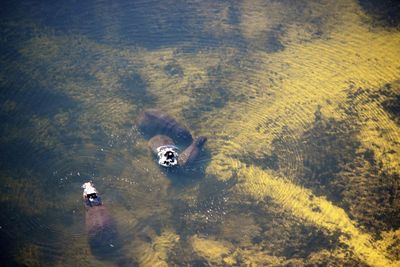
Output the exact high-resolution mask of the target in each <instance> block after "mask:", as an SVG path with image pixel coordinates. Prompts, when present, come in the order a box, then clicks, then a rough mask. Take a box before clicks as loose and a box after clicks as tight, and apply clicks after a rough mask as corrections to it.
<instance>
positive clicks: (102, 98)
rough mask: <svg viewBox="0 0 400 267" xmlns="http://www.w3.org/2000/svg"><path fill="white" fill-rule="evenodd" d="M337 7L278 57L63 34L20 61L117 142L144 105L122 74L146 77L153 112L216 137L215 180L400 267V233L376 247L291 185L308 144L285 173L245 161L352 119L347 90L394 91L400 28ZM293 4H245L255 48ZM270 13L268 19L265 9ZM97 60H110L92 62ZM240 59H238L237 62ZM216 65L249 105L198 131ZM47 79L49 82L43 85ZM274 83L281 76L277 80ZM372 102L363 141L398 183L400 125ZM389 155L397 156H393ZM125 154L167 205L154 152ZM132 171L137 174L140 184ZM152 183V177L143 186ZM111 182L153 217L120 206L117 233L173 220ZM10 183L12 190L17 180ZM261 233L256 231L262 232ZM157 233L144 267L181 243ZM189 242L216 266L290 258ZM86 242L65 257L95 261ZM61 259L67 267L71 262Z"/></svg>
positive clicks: (290, 40)
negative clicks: (327, 122) (123, 44)
mask: <svg viewBox="0 0 400 267" xmlns="http://www.w3.org/2000/svg"><path fill="white" fill-rule="evenodd" d="M337 3H338V4H336V5H334V4H331V5H330V7H333V8H334V10H336V11H337V12H335V17H334V18H331V19H332V20H331V21H329V22H326V23H325V24H323V25H324V30H325V31H326V32H327V33H326V35H324V36H322V38H311V37H310V36H311V35H310V32H312V31H315V29H311V30H310V31H309V32H307V31H303V30H301V29H303V25H304V23H308V22H296V23H297V24H296V23H294V24H292V25H290V27H289V29H288V30H287V32H286V33H285V35H284V36H281V38H280V41H281V42H282V44H284V45H285V48H284V49H283V50H281V51H275V53H269V52H265V51H262V50H258V49H254V50H249V51H244V52H243V51H239V49H235V48H229V49H226V48H225V49H224V48H221V49H214V50H200V51H198V52H196V53H194V54H185V53H179V52H178V50H177V49H171V48H163V49H159V50H153V51H148V50H146V49H140V48H134V49H118V48H111V47H110V46H107V45H100V44H98V43H96V42H94V41H91V40H89V39H86V38H84V37H81V36H77V35H69V36H55V35H53V34H51V33H46V34H40V35H38V36H36V37H34V38H32V39H31V40H30V41H29V42H27V43H26V46H25V47H23V48H21V49H20V53H21V55H22V57H23V58H24V59H26V60H27V61H26V62H24V64H23V65H21V66H19V68H20V69H22V70H24V72H25V73H26V74H27V75H28V76H29V77H30V78H31V79H32V80H35V81H37V82H38V83H39V84H40V85H41V86H43V87H46V88H51V89H52V90H55V91H58V92H62V93H63V94H66V95H67V96H68V97H70V98H72V99H74V100H76V101H78V102H79V103H81V104H82V105H83V108H84V111H83V112H82V113H81V115H80V116H79V118H78V121H79V124H80V125H86V124H88V122H91V123H93V122H95V123H97V124H98V125H99V126H100V127H101V128H102V129H103V130H104V131H105V132H107V133H110V134H112V133H120V130H119V129H120V128H121V127H122V126H123V125H125V124H130V123H133V120H134V117H135V115H137V111H138V109H139V107H140V103H137V102H136V101H135V99H131V100H128V99H126V98H124V97H123V95H120V94H118V93H119V92H120V90H122V89H123V87H124V85H123V81H124V78H125V77H126V76H129V75H133V74H135V73H138V74H139V75H140V76H141V77H142V78H143V80H144V81H145V82H146V84H147V90H148V92H149V93H150V94H152V95H154V96H155V97H156V99H155V100H154V102H153V103H152V104H154V105H155V106H158V107H162V106H165V105H167V104H170V103H173V104H174V105H173V106H172V108H171V109H170V110H169V112H170V113H171V115H173V116H175V117H176V118H177V119H178V120H179V121H182V122H183V123H184V124H186V125H189V126H190V127H196V132H195V134H206V135H209V136H210V135H212V134H215V135H214V136H211V137H210V138H209V143H208V148H209V150H210V151H211V153H212V161H211V162H210V164H209V166H208V168H207V174H210V175H214V176H212V177H217V178H218V179H220V180H229V179H232V178H237V179H238V181H239V183H238V185H237V186H236V187H235V188H234V189H235V190H234V193H235V194H237V195H235V196H236V197H237V198H238V199H240V198H246V197H251V198H252V199H255V200H257V201H259V202H260V203H264V201H265V200H266V199H271V200H272V201H274V202H275V203H277V204H279V205H281V206H282V208H283V209H284V210H285V211H286V212H289V213H291V214H292V215H293V216H295V217H297V218H298V219H299V220H301V221H302V222H304V224H311V225H313V226H316V227H318V228H321V229H326V230H327V231H328V232H339V233H340V241H341V242H342V243H343V244H346V245H348V250H349V251H352V252H353V253H354V254H355V255H356V257H358V258H359V259H360V260H361V261H363V262H364V263H365V264H368V265H372V266H390V265H393V266H395V265H397V264H399V262H398V256H396V255H397V254H398V248H397V249H396V247H395V245H393V244H396V242H398V239H399V233H398V230H397V231H385V232H383V233H381V236H382V239H381V240H376V239H375V238H374V237H372V234H371V233H368V232H365V231H364V230H363V229H361V227H359V226H358V223H357V221H356V220H355V219H350V217H349V215H348V213H346V212H345V210H344V209H343V208H340V207H339V206H338V205H335V204H334V203H332V202H331V201H329V200H327V199H326V198H325V197H323V196H316V195H314V194H313V192H312V190H311V189H308V188H305V187H302V186H301V185H299V184H296V179H294V177H295V176H296V175H297V174H298V173H299V172H301V170H300V171H299V172H297V171H293V172H292V173H291V172H285V171H284V170H283V169H293V170H294V169H301V168H302V164H303V162H302V161H303V159H302V155H301V153H300V152H299V150H300V147H296V146H295V147H290V146H288V147H287V149H288V150H289V152H290V151H291V150H292V152H293V156H292V158H291V159H290V160H288V161H287V162H283V163H280V164H281V166H280V168H279V169H277V170H270V171H269V170H265V169H261V168H260V167H258V166H255V165H252V164H250V165H249V164H248V163H244V162H242V161H241V160H239V159H237V157H236V156H237V155H238V154H240V153H243V152H245V153H248V154H250V155H254V156H255V157H263V156H265V155H268V154H270V153H271V150H272V146H271V144H272V142H273V140H274V139H276V138H280V136H281V134H282V132H284V131H286V132H288V133H289V134H290V135H291V138H293V139H294V140H299V139H300V137H301V136H302V134H303V133H304V132H305V131H306V130H307V129H308V127H309V125H311V124H312V123H313V121H314V118H315V116H314V114H315V111H316V110H318V108H320V112H321V113H322V114H323V116H325V117H327V118H334V119H337V120H346V119H349V117H348V116H347V114H346V113H345V111H344V110H345V109H343V108H341V106H342V105H352V104H353V103H346V99H347V97H348V94H349V93H355V92H356V90H358V88H368V89H369V90H371V91H372V92H374V91H376V92H378V89H379V88H381V87H382V86H383V85H384V84H385V83H388V82H392V81H394V80H397V79H399V78H400V77H399V76H398V71H399V69H400V60H399V59H400V34H399V32H396V31H387V30H386V29H375V30H371V29H370V28H369V27H368V24H365V18H366V17H367V16H366V15H365V14H363V12H362V11H361V10H360V9H359V7H358V6H357V4H356V1H338V2H337ZM286 7H287V3H286V4H285V3H277V2H271V3H270V2H266V3H261V2H260V3H259V4H257V5H254V6H253V1H243V3H242V5H241V8H240V11H241V15H240V25H239V31H240V32H241V34H242V35H243V36H244V37H245V38H246V39H247V40H248V41H249V43H250V44H252V45H254V46H255V47H260V46H261V45H262V43H263V39H264V38H265V37H266V35H267V34H268V32H269V31H270V30H271V29H273V28H274V27H276V25H278V24H279V23H281V22H282V21H281V17H283V16H284V14H286V13H285V8H286ZM310 7H311V8H313V10H314V12H315V13H316V14H321V13H323V14H326V10H325V9H328V8H322V7H323V5H318V4H315V3H313V4H310ZM269 10H271V11H270V12H268V11H269ZM99 12H100V13H101V10H99ZM222 14H224V12H222ZM328 18H329V16H328ZM210 25H212V27H211V30H214V29H218V32H217V33H216V35H217V36H218V35H224V34H227V33H229V32H231V31H232V30H233V29H232V28H234V27H233V26H232V25H229V26H227V25H226V22H225V21H223V20H222V21H219V19H217V18H215V17H214V19H213V20H212V22H211V24H210ZM299 25H300V26H299ZM310 25H311V24H310ZM310 27H313V26H310ZM107 32H108V33H110V34H111V32H112V30H111V29H107ZM110 38H111V37H110ZM77 51H80V52H79V53H78V52H77ZM96 54H97V55H101V57H97V58H96V57H92V56H94V55H96ZM82 58H83V59H84V60H83V59H82ZM235 59H238V62H239V63H237V64H236V65H233V62H234V61H235ZM39 62H40V64H39ZM76 62H80V63H81V64H86V65H85V66H86V67H85V68H84V69H85V70H86V72H85V73H81V70H82V66H79V67H78V65H77V63H76ZM171 64H174V66H178V67H179V68H180V69H181V71H182V73H183V74H182V75H179V72H178V74H177V75H175V74H174V73H172V74H171V73H168V72H167V71H166V68H167V67H168V66H171ZM38 65H39V67H38ZM44 66H45V68H44ZM218 66H221V67H222V68H223V69H224V70H225V73H224V74H226V77H224V81H223V82H222V83H223V85H224V86H226V87H227V88H228V90H227V91H228V92H229V94H231V95H232V96H233V97H232V98H233V99H234V98H235V97H238V96H240V95H241V94H242V93H244V94H245V95H247V97H245V98H244V101H235V100H231V101H227V103H226V104H225V105H223V106H221V107H220V108H219V109H215V110H211V111H209V112H208V113H205V114H201V119H198V120H196V125H193V124H192V123H191V121H189V120H187V119H186V118H187V117H185V114H183V111H182V110H183V107H186V106H189V107H192V106H193V107H195V106H196V103H195V102H194V101H193V96H194V95H196V92H201V91H202V90H205V89H204V88H205V87H207V86H209V83H210V81H211V80H212V78H213V77H210V75H211V74H210V72H209V71H208V70H210V68H214V69H216V68H218ZM45 74H46V75H48V77H51V79H43V76H44V75H45ZM66 77H67V79H66ZM88 77H89V78H90V79H89V81H88V79H87V78H88ZM271 77H273V78H272V80H271V79H269V78H271ZM2 79H4V78H2ZM368 97H369V96H368V95H365V96H361V97H360V99H359V100H358V102H357V103H355V105H354V108H355V109H356V110H357V112H358V113H359V116H358V117H357V120H358V121H357V124H358V125H360V131H359V134H358V139H359V141H360V143H361V144H362V147H361V149H365V150H366V149H369V150H372V151H373V152H374V153H373V156H374V160H375V161H376V162H380V163H381V164H382V168H381V169H382V171H383V172H386V173H388V174H392V175H399V173H400V167H399V166H400V164H399V160H398V159H399V156H400V155H399V154H400V148H399V144H398V140H399V126H398V125H396V124H395V123H394V121H393V120H391V118H390V117H389V115H388V114H387V113H386V112H385V111H384V110H383V108H382V106H381V103H382V101H383V100H385V99H384V97H383V96H381V97H380V98H379V99H378V100H376V101H369V102H368V101H367V102H366V103H365V101H363V98H368ZM12 106H13V105H11V106H10V107H11V108H7V106H6V109H7V110H13V108H12ZM189 111H190V108H189ZM55 119H56V121H57V122H58V123H60V124H63V123H65V122H66V121H68V116H66V115H65V114H64V115H58V116H56V117H55ZM31 122H32V124H33V125H35V127H34V132H35V134H36V133H37V139H34V140H32V141H33V142H38V143H40V144H43V145H45V146H47V147H52V146H54V144H55V143H56V141H57V140H56V139H54V138H56V137H54V136H52V135H50V134H49V132H48V130H49V129H54V126H53V125H51V123H50V122H49V121H48V119H46V118H38V117H33V118H32V119H31ZM82 127H84V126H82ZM92 133H93V131H92V130H91V129H89V130H88V132H85V133H84V134H82V137H84V138H85V139H90V134H92ZM396 140H397V141H396ZM285 141H286V140H284V142H285ZM137 146H138V150H142V151H145V142H144V141H143V142H139V143H138V144H137ZM389 150H390V151H391V153H387V151H389ZM123 157H125V158H126V159H128V160H127V161H128V162H129V159H130V162H131V163H132V166H135V165H138V162H137V161H135V160H139V161H140V162H141V163H142V164H143V165H141V166H140V167H126V168H125V169H123V170H121V173H120V177H119V178H125V177H128V179H132V177H135V178H134V179H138V180H137V181H139V182H138V184H141V185H144V184H146V185H148V187H147V188H146V187H145V186H143V187H139V188H140V189H149V188H153V189H154V187H157V185H159V187H158V189H159V191H160V192H162V193H161V196H162V199H165V198H166V196H165V195H166V187H168V186H169V185H170V184H169V182H168V181H167V179H166V177H165V176H163V175H157V173H158V169H157V167H156V165H155V164H153V163H152V162H150V161H146V160H145V159H147V158H148V155H143V154H140V155H139V156H138V159H135V160H132V159H131V157H132V156H131V155H129V153H126V154H124V156H123ZM105 163H106V164H105V167H107V166H113V165H114V163H115V160H114V157H113V155H109V156H108V158H107V159H106V161H105ZM285 164H287V166H285ZM145 170H147V171H145ZM132 173H136V174H135V175H134V176H132V175H131V174H132ZM149 177H151V178H152V179H148V180H146V178H149ZM105 179H106V180H105V183H106V184H107V183H110V184H113V185H115V187H116V188H117V189H119V190H120V191H121V192H122V193H124V194H125V196H129V197H132V198H137V199H140V198H141V201H140V203H138V204H137V206H135V207H134V208H142V207H146V209H144V210H140V209H137V210H135V212H134V213H133V214H130V215H127V214H129V212H130V208H128V207H124V208H120V209H118V208H116V209H115V211H114V212H115V215H117V216H116V217H118V218H121V219H122V222H120V225H119V227H120V228H121V229H128V228H129V227H131V224H135V223H136V221H137V220H138V218H139V219H144V218H147V217H149V216H151V215H153V214H160V213H162V214H164V213H166V214H167V215H165V214H164V215H163V216H168V213H169V212H168V209H169V208H170V207H164V206H162V205H160V206H159V207H158V209H157V210H156V211H154V210H151V208H152V207H151V205H150V204H149V203H151V204H154V203H155V202H157V201H155V199H157V198H158V197H159V194H158V193H156V192H153V193H151V194H149V193H148V192H150V191H143V190H142V191H140V190H139V189H133V187H132V188H127V187H126V184H125V183H126V179H124V180H119V181H120V182H115V181H113V182H111V181H112V179H113V178H112V177H109V178H107V177H106V178H105ZM7 183H10V184H12V182H10V181H7ZM157 192H158V191H157ZM137 196H139V197H137ZM3 200H4V201H9V200H7V199H3ZM365 201H368V198H366V199H365ZM148 202H149V203H148ZM146 203H147V204H146ZM127 205H128V204H127ZM147 205H148V206H147ZM22 206H23V207H25V206H26V203H22ZM166 210H167V211H166ZM27 213H29V211H27ZM229 227H231V226H228V227H227V229H225V234H222V236H224V235H225V236H227V237H229V236H230V234H229V232H230V231H231V230H230V229H229ZM254 229H255V230H254V231H257V227H255V228H254ZM222 232H223V231H222ZM151 236H152V238H153V240H152V242H150V243H146V242H142V241H135V242H137V243H135V242H133V243H132V244H130V246H131V248H132V250H135V249H138V248H140V249H139V250H138V251H140V253H138V254H136V253H133V255H134V257H138V258H139V262H140V263H142V265H147V264H153V265H154V264H160V265H161V266H162V265H166V264H167V260H168V257H167V254H168V251H170V250H171V249H172V247H173V246H174V245H175V244H176V242H177V240H178V239H179V236H178V235H177V234H176V233H175V232H174V231H173V230H164V231H163V232H162V234H161V235H157V234H154V233H153V234H152V235H151ZM190 241H191V242H192V247H193V249H194V251H196V253H198V254H200V255H201V256H202V257H204V258H205V259H207V261H209V263H216V264H226V265H235V264H236V263H237V260H236V258H235V256H234V254H235V253H238V254H240V255H242V257H244V258H245V264H246V265H248V266H252V265H262V264H270V265H273V264H277V265H279V264H282V263H283V262H285V261H286V260H287V259H285V258H284V257H280V256H270V255H262V254H263V253H262V251H261V252H256V250H250V252H246V251H245V250H243V251H242V250H241V249H240V248H239V247H240V246H246V244H247V245H248V243H249V240H245V241H241V242H240V244H239V245H238V248H236V247H235V246H234V245H233V244H230V243H229V242H227V241H224V240H220V241H217V240H214V239H212V238H210V239H207V238H200V237H198V236H193V237H191V239H190ZM81 242H82V244H79V245H78V244H75V245H74V246H71V248H70V250H68V251H66V254H68V255H70V254H71V255H73V254H74V253H76V252H77V251H80V250H78V249H77V248H78V247H79V248H83V247H85V251H87V253H89V252H88V247H87V244H86V245H83V243H84V240H83V239H82V241H81ZM78 243H79V242H78ZM32 251H33V252H32ZM35 251H36V249H35V248H34V247H33V248H31V247H29V246H28V247H27V248H26V249H25V250H23V251H22V252H21V255H23V254H25V253H27V254H32V257H37V252H35ZM234 251H239V252H234ZM142 252H144V253H143V255H142V254H141V253H142ZM345 252H346V251H343V250H342V249H338V250H336V251H334V252H327V251H325V250H321V251H320V252H317V253H315V254H313V255H310V257H309V258H310V259H312V258H313V257H314V258H318V257H323V256H324V255H325V256H327V257H328V255H330V254H333V255H334V256H335V257H341V254H342V253H345ZM145 254H146V255H145ZM243 255H244V256H243ZM141 256H143V257H142V258H141ZM145 256H146V257H147V256H148V257H150V259H149V258H146V257H145ZM220 258H222V260H221V259H220ZM90 260H95V259H90ZM21 262H26V261H21ZM61 262H62V261H61ZM61 262H60V265H62V264H65V262H62V263H61Z"/></svg>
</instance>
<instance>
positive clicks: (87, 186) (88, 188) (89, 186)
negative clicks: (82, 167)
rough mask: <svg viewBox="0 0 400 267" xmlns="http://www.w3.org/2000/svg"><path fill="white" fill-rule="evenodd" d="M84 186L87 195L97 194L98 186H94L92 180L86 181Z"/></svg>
mask: <svg viewBox="0 0 400 267" xmlns="http://www.w3.org/2000/svg"><path fill="white" fill-rule="evenodd" d="M82 188H83V194H84V195H85V196H86V195H90V194H97V190H96V188H94V185H93V183H92V182H87V183H84V184H83V185H82Z"/></svg>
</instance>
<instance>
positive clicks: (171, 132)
mask: <svg viewBox="0 0 400 267" xmlns="http://www.w3.org/2000/svg"><path fill="white" fill-rule="evenodd" d="M138 125H139V128H140V129H141V130H142V131H143V132H144V133H145V134H146V135H147V136H151V138H150V140H149V142H148V144H149V147H150V149H151V151H152V152H153V153H154V154H155V155H156V156H157V157H158V163H159V164H160V165H161V166H164V167H173V166H178V167H183V166H187V165H190V164H192V163H194V162H195V161H196V159H197V158H198V156H199V155H200V152H201V151H202V149H203V146H204V144H205V143H206V141H207V138H206V137H203V136H200V137H197V138H195V139H194V140H193V137H192V135H191V134H190V132H189V130H187V129H186V128H185V127H184V126H183V125H181V124H179V123H178V122H177V121H176V120H175V119H174V118H172V117H171V116H170V115H168V114H166V113H164V112H162V111H160V110H157V109H148V110H145V111H143V112H142V113H141V114H140V115H139V118H138ZM175 141H176V142H177V143H178V144H183V145H185V146H187V147H186V148H185V149H184V150H183V151H182V152H181V153H180V151H179V148H178V146H177V145H176V144H175Z"/></svg>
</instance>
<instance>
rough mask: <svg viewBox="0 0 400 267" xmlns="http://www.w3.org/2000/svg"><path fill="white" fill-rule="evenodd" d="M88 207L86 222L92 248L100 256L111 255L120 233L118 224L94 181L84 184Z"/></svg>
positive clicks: (86, 205)
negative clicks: (104, 203) (98, 192)
mask: <svg viewBox="0 0 400 267" xmlns="http://www.w3.org/2000/svg"><path fill="white" fill-rule="evenodd" d="M82 188H83V189H84V191H83V201H84V205H85V209H86V214H85V223H86V232H87V234H88V240H89V245H90V249H91V250H92V252H93V254H94V255H95V256H96V257H98V258H107V257H109V256H110V255H111V254H112V253H113V252H114V251H115V249H116V242H117V239H118V233H117V228H116V224H115V222H114V220H113V218H112V217H111V215H110V213H109V212H108V210H107V207H106V206H104V205H103V203H102V201H101V198H100V196H98V195H97V190H96V188H94V186H93V183H92V182H87V183H85V184H83V185H82Z"/></svg>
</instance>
